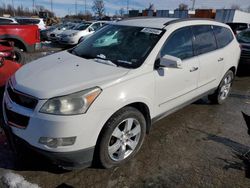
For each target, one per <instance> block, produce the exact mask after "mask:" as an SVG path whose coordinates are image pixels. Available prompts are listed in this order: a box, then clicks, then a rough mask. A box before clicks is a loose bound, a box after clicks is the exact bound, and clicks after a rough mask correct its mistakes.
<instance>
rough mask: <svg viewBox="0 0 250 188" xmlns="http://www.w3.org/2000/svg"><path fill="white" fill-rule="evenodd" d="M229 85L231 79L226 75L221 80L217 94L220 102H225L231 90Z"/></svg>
mask: <svg viewBox="0 0 250 188" xmlns="http://www.w3.org/2000/svg"><path fill="white" fill-rule="evenodd" d="M231 84H232V77H231V75H228V76H227V77H226V78H225V79H224V80H223V85H222V87H221V89H220V93H219V98H220V99H221V100H225V99H226V98H227V96H228V94H229V92H230V88H231Z"/></svg>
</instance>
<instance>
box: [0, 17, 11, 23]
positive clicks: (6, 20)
mask: <svg viewBox="0 0 250 188" xmlns="http://www.w3.org/2000/svg"><path fill="white" fill-rule="evenodd" d="M9 23H13V21H12V20H9V19H2V18H0V24H9Z"/></svg>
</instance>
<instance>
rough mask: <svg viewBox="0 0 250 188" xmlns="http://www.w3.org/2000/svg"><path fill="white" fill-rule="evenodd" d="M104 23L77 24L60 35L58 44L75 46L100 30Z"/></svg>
mask: <svg viewBox="0 0 250 188" xmlns="http://www.w3.org/2000/svg"><path fill="white" fill-rule="evenodd" d="M104 24H106V22H104V21H97V22H85V23H82V24H79V25H78V26H76V27H74V28H73V29H70V30H67V31H64V32H63V33H62V34H60V35H59V36H58V37H59V43H61V44H67V45H76V44H78V43H79V42H81V41H83V39H84V38H86V37H87V36H89V35H91V34H93V33H94V32H95V31H97V30H98V29H100V28H101V27H102V26H103V25H104Z"/></svg>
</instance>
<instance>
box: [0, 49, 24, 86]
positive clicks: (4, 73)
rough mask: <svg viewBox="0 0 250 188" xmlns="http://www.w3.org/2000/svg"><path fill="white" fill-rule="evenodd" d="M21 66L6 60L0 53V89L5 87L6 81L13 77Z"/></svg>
mask: <svg viewBox="0 0 250 188" xmlns="http://www.w3.org/2000/svg"><path fill="white" fill-rule="evenodd" d="M21 66H22V64H20V63H17V62H15V61H12V60H7V59H5V58H4V57H2V56H1V53H0V88H3V87H4V86H5V83H6V81H7V80H8V79H9V78H10V76H11V75H13V74H14V73H15V72H16V71H17V70H18V69H19V68H20V67H21Z"/></svg>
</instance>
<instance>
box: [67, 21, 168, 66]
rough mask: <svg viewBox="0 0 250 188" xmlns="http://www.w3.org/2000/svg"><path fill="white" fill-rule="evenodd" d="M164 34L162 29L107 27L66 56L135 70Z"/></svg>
mask: <svg viewBox="0 0 250 188" xmlns="http://www.w3.org/2000/svg"><path fill="white" fill-rule="evenodd" d="M163 33H164V31H163V30H161V29H153V28H143V27H133V26H122V25H107V26H106V27H103V28H102V29H100V30H99V31H98V32H96V33H95V34H94V35H92V36H90V37H88V38H86V39H85V40H84V41H83V42H82V43H81V44H80V45H78V46H77V47H75V48H74V49H73V50H72V51H69V52H71V53H72V54H74V55H77V56H80V57H83V58H86V59H103V60H105V61H111V62H112V63H114V64H116V65H117V66H122V67H126V68H138V67H140V66H141V65H142V63H143V62H144V61H145V59H146V58H147V56H148V55H149V53H150V52H151V50H152V49H153V48H154V46H155V45H156V43H157V42H158V41H159V39H160V38H161V37H162V35H163Z"/></svg>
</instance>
